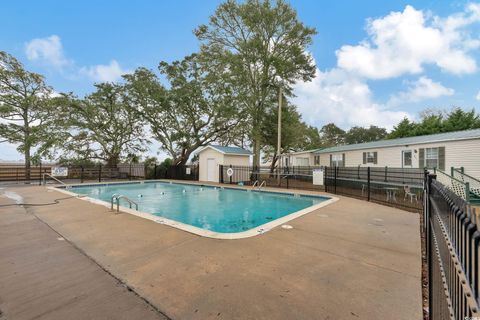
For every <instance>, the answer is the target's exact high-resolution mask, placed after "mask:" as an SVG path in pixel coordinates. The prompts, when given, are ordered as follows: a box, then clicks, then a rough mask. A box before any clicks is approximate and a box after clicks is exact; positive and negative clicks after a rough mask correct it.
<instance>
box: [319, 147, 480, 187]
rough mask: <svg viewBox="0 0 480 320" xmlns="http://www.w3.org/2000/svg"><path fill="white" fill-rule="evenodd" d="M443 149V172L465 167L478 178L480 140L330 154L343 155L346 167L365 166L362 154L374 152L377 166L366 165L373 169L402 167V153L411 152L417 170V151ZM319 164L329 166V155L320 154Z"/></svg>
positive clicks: (479, 173) (466, 170) (479, 174)
mask: <svg viewBox="0 0 480 320" xmlns="http://www.w3.org/2000/svg"><path fill="white" fill-rule="evenodd" d="M436 147H445V171H447V172H449V170H450V167H456V168H457V167H465V172H466V173H467V174H470V175H472V176H474V177H479V178H480V139H471V140H458V141H445V142H436V143H424V144H415V145H410V146H396V147H383V148H375V149H373V148H372V149H361V150H353V151H345V152H337V153H332V154H342V153H345V165H346V166H347V167H356V166H359V165H360V166H366V165H364V164H363V152H367V151H376V152H377V164H371V163H370V164H368V165H370V166H373V167H385V166H388V167H397V168H400V167H402V151H403V150H412V151H413V153H412V155H413V158H412V167H413V168H419V159H418V157H419V151H418V150H419V149H420V148H436ZM320 164H321V165H323V166H329V165H330V153H322V154H320Z"/></svg>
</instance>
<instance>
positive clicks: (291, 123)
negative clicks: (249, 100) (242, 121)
mask: <svg viewBox="0 0 480 320" xmlns="http://www.w3.org/2000/svg"><path fill="white" fill-rule="evenodd" d="M308 128H309V127H307V125H306V124H305V123H303V122H302V119H301V115H300V114H299V113H298V111H297V109H296V107H295V106H294V105H292V104H289V103H286V105H283V106H282V134H281V152H282V153H284V152H289V151H298V150H301V149H302V148H304V147H305V146H306V145H308V142H307V141H308V139H309V138H310V137H307V131H308ZM308 133H310V132H308ZM277 138H278V107H275V106H274V107H272V109H271V110H268V112H267V115H266V117H265V120H264V121H263V125H262V140H261V143H262V145H263V146H264V147H263V152H264V156H265V158H267V159H271V160H272V168H273V167H274V166H275V163H276V160H277V143H278V142H277Z"/></svg>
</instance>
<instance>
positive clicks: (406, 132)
mask: <svg viewBox="0 0 480 320" xmlns="http://www.w3.org/2000/svg"><path fill="white" fill-rule="evenodd" d="M416 129H417V124H416V123H415V122H413V121H410V120H409V119H408V118H406V117H405V118H403V120H402V121H400V122H399V123H398V124H397V125H396V126H394V127H393V130H392V132H390V133H389V134H388V136H387V138H388V139H397V138H404V137H411V136H415V134H416V133H415V131H416Z"/></svg>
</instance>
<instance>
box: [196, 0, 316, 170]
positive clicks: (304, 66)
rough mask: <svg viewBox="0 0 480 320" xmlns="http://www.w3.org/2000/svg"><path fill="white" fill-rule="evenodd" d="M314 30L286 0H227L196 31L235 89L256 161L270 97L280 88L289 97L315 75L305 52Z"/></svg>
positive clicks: (203, 48) (207, 56)
mask: <svg viewBox="0 0 480 320" xmlns="http://www.w3.org/2000/svg"><path fill="white" fill-rule="evenodd" d="M315 33H316V31H315V29H313V28H308V27H306V26H305V25H304V24H303V23H302V22H300V21H299V20H298V18H297V13H296V12H295V10H294V9H293V8H292V7H291V6H290V5H289V4H288V3H287V2H285V1H283V0H278V1H275V2H272V1H268V0H265V1H261V0H247V1H245V2H236V1H233V0H227V1H226V2H224V3H222V4H221V5H220V6H219V7H218V8H217V10H216V11H215V14H214V15H213V16H211V17H210V21H209V24H208V25H201V26H199V27H198V28H197V29H196V30H195V34H196V36H197V37H198V39H199V40H200V41H201V43H202V46H201V51H202V53H203V57H204V58H205V60H206V61H207V62H208V64H210V65H212V66H215V67H216V68H218V69H222V70H221V72H222V73H223V74H225V75H228V76H227V77H226V80H228V81H230V82H231V83H232V85H233V87H234V92H235V93H236V95H235V97H236V98H237V102H236V107H237V108H238V109H240V110H241V113H242V114H244V115H245V118H243V120H244V122H245V124H244V125H245V126H248V128H249V131H250V134H249V138H250V139H251V140H252V141H253V145H254V153H255V157H254V163H255V164H257V165H258V164H259V163H260V148H261V136H262V130H261V128H262V127H263V124H262V123H263V121H264V119H265V118H266V117H267V112H268V111H269V110H272V103H274V100H272V99H271V97H272V96H275V94H276V92H277V90H278V88H279V87H283V89H284V91H285V92H286V94H287V95H288V94H290V93H291V88H292V85H293V84H294V83H295V82H296V81H298V80H302V81H309V80H311V79H312V78H313V77H314V75H315V65H314V63H313V59H312V57H311V56H310V55H309V54H308V53H307V50H306V49H307V48H308V46H309V45H310V44H311V43H312V36H313V35H315Z"/></svg>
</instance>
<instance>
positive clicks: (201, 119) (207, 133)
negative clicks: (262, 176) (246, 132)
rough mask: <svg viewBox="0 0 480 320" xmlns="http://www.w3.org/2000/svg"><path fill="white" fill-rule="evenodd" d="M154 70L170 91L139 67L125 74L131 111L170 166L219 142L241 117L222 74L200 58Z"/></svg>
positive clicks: (195, 56) (189, 57) (192, 58)
mask: <svg viewBox="0 0 480 320" xmlns="http://www.w3.org/2000/svg"><path fill="white" fill-rule="evenodd" d="M159 70H160V73H161V74H162V75H164V76H165V77H166V79H167V81H168V82H169V89H166V88H165V87H164V86H162V84H161V83H160V81H159V79H158V77H157V76H156V75H155V74H154V73H153V72H151V71H150V70H147V69H144V68H140V69H137V70H136V71H135V73H134V74H131V75H126V76H125V79H126V81H127V84H126V85H127V88H128V95H129V97H130V99H132V101H134V103H133V110H134V112H135V113H136V114H137V115H138V116H139V117H141V118H143V119H144V120H145V121H146V123H147V124H148V125H149V127H150V131H151V133H152V135H153V137H154V138H155V139H156V140H158V141H159V142H160V143H161V145H162V149H163V150H165V151H166V152H168V153H169V155H170V156H171V157H172V158H173V162H174V164H185V163H186V162H187V160H188V158H189V157H190V155H191V154H192V153H193V151H195V150H196V149H197V148H199V147H202V146H205V145H207V144H209V143H211V142H213V141H215V140H217V139H220V138H221V137H222V136H224V135H225V134H226V133H227V132H228V131H229V130H230V129H232V128H234V127H235V126H236V125H237V124H238V123H239V121H240V120H239V119H240V117H239V116H238V115H237V113H236V109H235V107H234V103H233V99H232V97H233V93H232V90H231V87H230V85H229V84H228V82H227V81H224V79H223V75H222V73H221V72H216V70H215V69H212V68H210V67H209V66H206V65H205V64H203V63H202V61H201V58H200V57H199V56H197V55H191V56H188V57H186V58H184V59H183V60H181V61H174V62H172V63H166V62H161V63H160V66H159Z"/></svg>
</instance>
